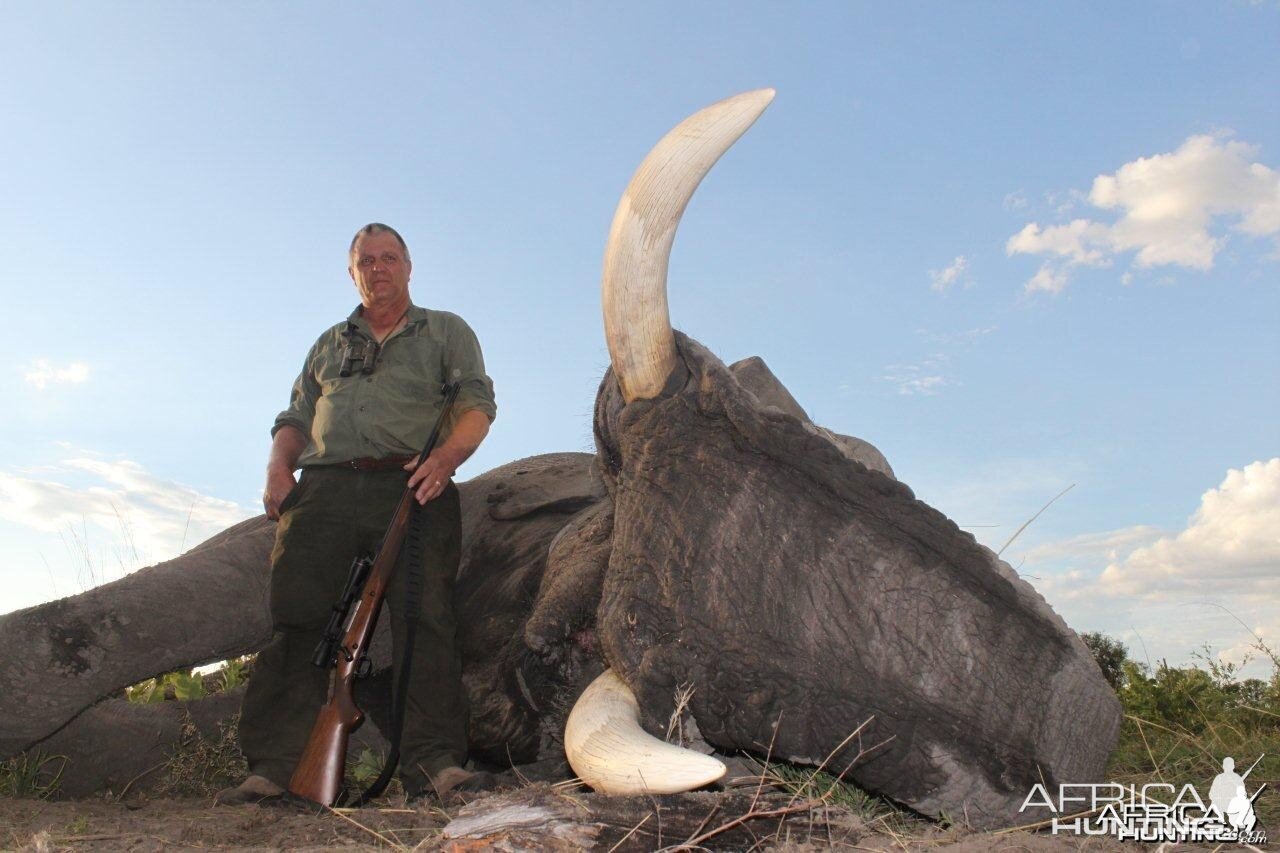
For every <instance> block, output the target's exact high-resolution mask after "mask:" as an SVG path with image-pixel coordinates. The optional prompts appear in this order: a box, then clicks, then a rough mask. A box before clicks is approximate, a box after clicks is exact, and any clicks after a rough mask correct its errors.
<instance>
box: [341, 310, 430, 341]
mask: <svg viewBox="0 0 1280 853" xmlns="http://www.w3.org/2000/svg"><path fill="white" fill-rule="evenodd" d="M363 307H364V306H363V305H357V306H356V307H355V309H354V310H353V311H352V312H351V313H350V314H348V315H347V324H348V327H350V326H355V327H356V328H357V329H359V330H360V334H362V335H364V336H365V337H368V338H372V337H373V330H372V329H371V328H369V321H368V320H366V319H365V318H364V314H363V312H362V310H361V309H363ZM430 313H431V312H430V311H428V310H427V309H426V308H419V307H418V306H417V305H414V304H413V303H412V302H410V303H409V310H407V311H406V312H405V316H404V319H405V326H406V327H407V326H412V325H415V324H417V323H425V322H426V321H427V319H428V317H429V315H430Z"/></svg>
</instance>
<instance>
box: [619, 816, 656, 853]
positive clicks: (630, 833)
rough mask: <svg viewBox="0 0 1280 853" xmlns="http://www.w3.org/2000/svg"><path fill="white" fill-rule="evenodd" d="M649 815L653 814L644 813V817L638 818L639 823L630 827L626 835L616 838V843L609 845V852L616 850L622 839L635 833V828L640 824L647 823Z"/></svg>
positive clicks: (624, 839) (640, 825)
mask: <svg viewBox="0 0 1280 853" xmlns="http://www.w3.org/2000/svg"><path fill="white" fill-rule="evenodd" d="M651 817H653V815H651V814H647V815H645V816H644V817H642V818H640V822H639V823H637V824H636V825H635V826H633V827H631V831H630V832H628V833H627V834H626V835H624V836H622V837H621V838H619V839H618V843H617V844H615V845H613V846H612V847H610V848H609V853H613V851H615V850H617V849H618V848H619V847H621V846H622V843H623V842H624V841H626V840H627V839H628V838H630V837H631V836H633V835H635V834H636V830H638V829H639V828H640V827H642V826H644V825H645V824H646V823H648V822H649V818H651Z"/></svg>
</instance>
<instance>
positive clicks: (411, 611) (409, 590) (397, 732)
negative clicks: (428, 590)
mask: <svg viewBox="0 0 1280 853" xmlns="http://www.w3.org/2000/svg"><path fill="white" fill-rule="evenodd" d="M425 515H426V513H424V512H423V509H422V506H421V505H420V504H419V503H418V502H417V501H414V502H413V506H412V507H411V509H410V514H409V534H408V536H407V537H406V538H405V543H404V548H403V549H402V550H401V552H400V560H401V566H400V570H401V571H406V570H407V572H408V574H406V575H405V589H404V593H405V594H404V616H403V618H404V621H405V628H404V652H403V653H402V654H401V655H400V671H399V672H397V673H396V678H395V686H394V688H393V693H392V704H391V737H390V738H389V740H390V741H391V751H390V753H389V754H388V755H387V762H386V764H384V765H383V766H382V773H380V774H379V775H378V778H377V779H375V780H373V784H372V785H370V786H369V788H368V790H366V791H365V792H364V793H363V794H361V795H360V797H359V799H357V800H356V801H355V803H354V806H355V808H360V807H361V806H363V805H364V804H365V803H367V802H369V801H370V800H372V799H374V798H375V797H378V796H380V795H381V794H382V792H383V791H384V790H386V787H387V785H388V784H389V783H390V782H391V777H392V776H394V775H395V773H396V767H398V766H399V764H400V737H401V735H403V734H404V706H405V702H407V701H408V697H409V678H410V673H411V672H412V666H413V644H414V639H415V635H416V634H417V632H418V611H419V610H420V609H421V606H422V563H423V559H424V557H425V550H426V549H425V548H424V547H423V544H422V542H423V538H424V537H425V534H426V529H425V528H426V521H425V518H424V517H425Z"/></svg>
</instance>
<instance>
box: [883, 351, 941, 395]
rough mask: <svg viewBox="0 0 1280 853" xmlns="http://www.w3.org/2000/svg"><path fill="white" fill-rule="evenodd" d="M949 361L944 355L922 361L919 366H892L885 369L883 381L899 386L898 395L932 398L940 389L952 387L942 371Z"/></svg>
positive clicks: (938, 354)
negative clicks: (940, 371)
mask: <svg viewBox="0 0 1280 853" xmlns="http://www.w3.org/2000/svg"><path fill="white" fill-rule="evenodd" d="M946 361H947V357H946V356H945V355H944V354H942V353H937V354H936V355H934V356H932V357H930V358H927V359H925V360H924V361H921V362H920V363H918V364H891V365H889V366H888V367H886V368H885V374H884V376H883V377H881V378H882V379H884V381H885V382H889V383H892V384H893V385H895V386H897V389H898V393H899V394H904V395H907V396H913V395H922V396H932V395H934V394H936V393H938V389H940V388H943V387H945V386H947V385H951V384H952V383H951V381H950V380H948V379H947V378H946V377H945V376H943V375H942V374H941V373H938V372H936V371H938V370H940V369H941V368H942V367H943V366H944V365H945V364H946Z"/></svg>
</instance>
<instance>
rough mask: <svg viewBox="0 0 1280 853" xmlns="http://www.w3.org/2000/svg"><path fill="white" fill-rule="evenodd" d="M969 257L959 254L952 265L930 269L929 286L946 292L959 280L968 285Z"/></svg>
mask: <svg viewBox="0 0 1280 853" xmlns="http://www.w3.org/2000/svg"><path fill="white" fill-rule="evenodd" d="M968 269H969V259H968V258H966V257H965V256H964V255H959V256H957V257H956V259H955V260H954V261H952V262H951V265H950V266H948V267H947V268H946V269H944V270H942V271H938V270H929V286H930V287H931V288H933V289H934V290H936V291H938V292H939V293H943V292H946V291H947V290H948V289H950V288H951V286H952V285H953V284H955V283H956V282H957V281H963V282H965V284H966V286H967V285H968V278H969V277H968V275H967V272H968Z"/></svg>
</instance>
